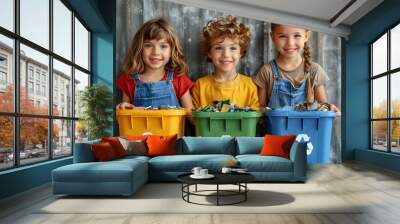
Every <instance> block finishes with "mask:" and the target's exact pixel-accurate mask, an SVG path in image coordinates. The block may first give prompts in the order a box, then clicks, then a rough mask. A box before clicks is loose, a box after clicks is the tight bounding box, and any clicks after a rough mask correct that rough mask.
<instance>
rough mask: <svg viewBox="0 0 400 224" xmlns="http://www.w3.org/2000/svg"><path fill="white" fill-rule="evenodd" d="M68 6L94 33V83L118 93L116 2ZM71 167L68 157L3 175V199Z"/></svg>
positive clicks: (92, 0)
mask: <svg viewBox="0 0 400 224" xmlns="http://www.w3.org/2000/svg"><path fill="white" fill-rule="evenodd" d="M67 2H68V3H69V4H70V5H71V7H72V8H73V9H74V10H75V11H76V12H77V13H78V14H79V15H80V17H81V18H82V19H83V20H84V22H85V23H86V24H87V25H88V27H89V28H90V30H91V31H92V38H91V43H92V52H91V56H92V59H91V60H92V66H91V69H92V73H93V77H92V82H93V83H104V84H106V85H107V86H109V87H110V89H112V90H114V86H113V83H114V80H115V75H114V64H115V63H114V47H113V46H114V38H115V37H114V30H115V25H114V24H115V0H87V1H81V0H67ZM114 92H115V91H113V95H114V96H115V94H114ZM114 105H115V103H114ZM114 120H115V119H114ZM113 126H114V125H113ZM112 131H113V129H112V127H110V132H112ZM71 163H72V157H68V158H63V159H59V160H52V161H47V162H44V163H39V164H34V165H28V166H24V167H20V168H16V169H11V170H6V171H2V172H0V185H1V188H0V199H2V198H5V197H9V196H12V195H14V194H17V193H20V192H23V191H27V190H29V189H31V188H34V187H37V186H40V185H43V184H46V183H48V182H50V181H51V171H52V170H53V169H55V168H57V167H60V166H64V165H67V164H71Z"/></svg>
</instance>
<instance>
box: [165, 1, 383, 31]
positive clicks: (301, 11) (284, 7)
mask: <svg viewBox="0 0 400 224" xmlns="http://www.w3.org/2000/svg"><path fill="white" fill-rule="evenodd" d="M167 1H172V2H176V3H180V4H184V5H189V6H195V7H199V8H204V9H210V10H215V11H220V12H224V13H229V14H232V15H237V16H241V17H246V18H252V19H257V20H261V21H266V22H274V23H282V24H288V25H295V26H302V27H305V28H308V29H311V30H314V31H317V32H323V33H328V34H333V35H336V36H341V37H347V36H348V35H349V34H350V31H351V30H350V27H351V25H352V24H353V23H355V22H356V21H357V20H359V19H360V18H361V17H362V16H364V15H365V14H367V13H368V12H369V11H371V10H372V9H374V8H375V7H376V6H378V5H379V4H380V3H382V2H383V0H167ZM346 5H348V7H346ZM342 9H345V10H342ZM341 10H342V12H341ZM339 12H341V13H339Z"/></svg>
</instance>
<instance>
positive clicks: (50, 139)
mask: <svg viewBox="0 0 400 224" xmlns="http://www.w3.org/2000/svg"><path fill="white" fill-rule="evenodd" d="M49 50H50V52H53V0H49ZM48 77H49V80H48V81H49V87H48V89H47V90H48V91H49V94H47V95H48V97H49V110H48V113H49V116H50V117H49V120H48V133H47V134H48V137H47V138H48V142H49V144H48V150H49V159H53V118H52V117H53V94H50V93H52V92H53V56H52V55H49V76H48Z"/></svg>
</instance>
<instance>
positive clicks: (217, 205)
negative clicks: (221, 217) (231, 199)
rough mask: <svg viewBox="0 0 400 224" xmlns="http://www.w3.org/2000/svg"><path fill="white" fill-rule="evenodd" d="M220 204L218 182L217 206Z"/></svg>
mask: <svg viewBox="0 0 400 224" xmlns="http://www.w3.org/2000/svg"><path fill="white" fill-rule="evenodd" d="M218 205H219V184H217V206H218Z"/></svg>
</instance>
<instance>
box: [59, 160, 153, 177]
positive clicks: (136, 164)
mask: <svg viewBox="0 0 400 224" xmlns="http://www.w3.org/2000/svg"><path fill="white" fill-rule="evenodd" d="M141 166H146V162H143V161H141V160H131V161H129V162H127V161H118V160H115V162H114V161H109V162H95V163H74V164H70V165H66V166H62V167H59V168H57V169H55V170H53V181H59V182H127V181H132V180H131V178H132V172H134V171H135V170H141V169H140V167H141Z"/></svg>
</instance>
